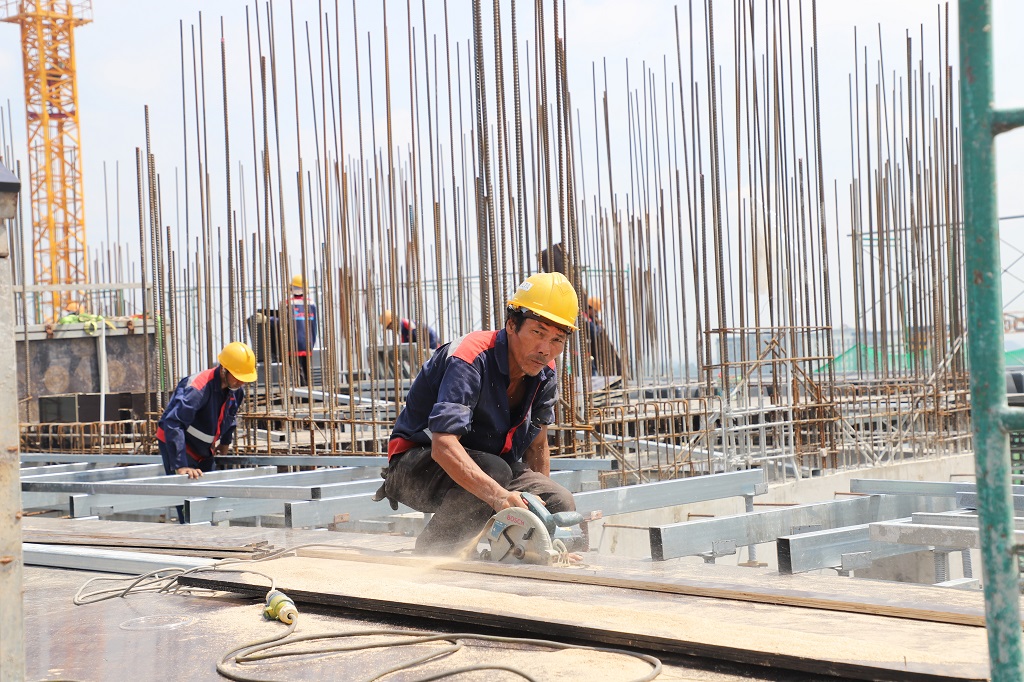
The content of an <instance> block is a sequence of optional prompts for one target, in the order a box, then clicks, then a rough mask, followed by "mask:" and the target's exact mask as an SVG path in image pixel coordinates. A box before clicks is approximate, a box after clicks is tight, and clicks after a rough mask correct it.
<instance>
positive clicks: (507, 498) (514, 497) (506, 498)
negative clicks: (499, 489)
mask: <svg viewBox="0 0 1024 682" xmlns="http://www.w3.org/2000/svg"><path fill="white" fill-rule="evenodd" d="M491 507H492V508H493V509H494V511H501V510H502V509H508V508H509V507H521V508H523V509H526V502H525V501H523V494H522V493H518V492H511V491H508V490H506V491H504V493H503V494H501V495H498V496H497V497H495V498H494V501H493V502H492V503H491Z"/></svg>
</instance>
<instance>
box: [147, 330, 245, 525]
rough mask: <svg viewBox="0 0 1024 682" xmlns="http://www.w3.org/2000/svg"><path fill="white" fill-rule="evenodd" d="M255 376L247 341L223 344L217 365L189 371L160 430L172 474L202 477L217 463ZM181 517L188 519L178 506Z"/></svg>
mask: <svg viewBox="0 0 1024 682" xmlns="http://www.w3.org/2000/svg"><path fill="white" fill-rule="evenodd" d="M252 381H256V355H255V354H254V353H253V352H252V349H251V348H249V346H247V345H246V344H244V343H240V342H238V341H235V342H233V343H229V344H228V345H226V346H224V349H223V350H221V352H220V354H219V355H218V356H217V365H216V366H214V367H211V368H209V369H205V370H203V371H202V372H199V373H198V374H193V375H192V376H189V377H185V378H184V379H182V380H181V381H179V382H178V387H177V388H176V389H175V390H174V394H173V395H171V399H170V400H169V401H168V402H167V407H166V408H165V409H164V413H163V415H162V416H161V417H160V422H159V424H158V426H157V430H156V439H157V443H158V445H159V449H160V457H161V458H163V461H164V471H166V472H167V474H182V475H185V476H188V477H189V478H200V477H201V476H202V475H203V472H206V471H213V470H214V469H215V468H216V464H215V460H214V457H215V456H216V455H224V454H226V453H227V451H228V448H230V447H231V442H232V440H233V438H234V434H235V420H236V417H237V415H238V407H239V405H241V403H242V400H243V399H244V397H245V389H244V388H243V387H244V386H245V384H247V383H249V382H252ZM178 520H179V521H181V520H183V515H182V508H181V507H178Z"/></svg>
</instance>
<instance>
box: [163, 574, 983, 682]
mask: <svg viewBox="0 0 1024 682" xmlns="http://www.w3.org/2000/svg"><path fill="white" fill-rule="evenodd" d="M444 563H450V562H438V561H430V560H426V559H415V558H413V559H407V558H403V559H399V560H397V561H394V560H389V561H387V562H383V561H369V562H368V561H352V560H341V559H317V558H306V557H292V558H287V559H278V560H274V561H270V562H262V563H260V564H259V569H258V570H259V571H260V572H261V573H265V574H267V575H270V576H272V577H273V578H274V579H275V580H276V582H277V587H278V589H282V590H284V591H285V592H286V593H288V594H289V595H291V596H292V598H293V599H296V601H298V602H299V603H303V602H305V603H317V604H325V605H332V606H336V607H342V608H346V609H356V610H361V611H370V612H374V613H382V612H383V613H392V614H400V615H406V616H414V617H417V618H429V619H435V620H445V621H451V622H456V623H460V624H468V625H473V626H485V627H495V628H501V629H503V630H506V631H508V630H513V631H517V632H520V633H522V634H526V633H529V634H531V635H536V636H541V637H549V638H571V639H576V640H579V639H586V640H589V641H592V642H597V643H602V644H610V645H615V646H630V647H639V648H643V649H647V650H654V651H664V652H671V653H675V654H685V655H697V656H702V657H709V658H719V659H725V660H731V661H736V662H740V663H748V664H756V665H767V666H773V667H781V668H786V669H790V670H800V671H804V672H810V673H816V674H825V675H834V676H841V677H847V678H858V679H900V680H907V679H910V680H914V679H917V680H951V679H972V680H973V679H986V678H987V676H988V653H987V642H986V639H985V631H984V630H983V629H981V628H978V627H973V626H963V625H952V624H946V623H934V622H922V621H912V620H903V619H896V618H888V617H884V616H877V615H871V614H866V613H844V614H842V615H841V616H839V615H837V614H836V613H835V612H830V611H819V610H816V609H812V608H793V607H789V606H779V605H774V604H761V603H757V604H751V603H746V604H741V603H738V602H736V601H733V600H721V599H709V598H706V597H698V596H692V595H688V594H675V593H668V594H666V593H663V592H660V591H659V592H657V593H653V592H651V591H649V590H636V589H624V588H621V587H610V586H606V585H595V584H583V583H582V582H575V581H569V582H555V581H551V580H547V579H524V578H522V577H517V576H512V575H493V574H488V575H481V574H476V573H470V572H466V571H453V570H445V569H444V568H443V567H441V568H439V567H438V564H444ZM522 568H530V567H516V570H518V569H522ZM553 570H557V569H553ZM565 570H573V569H565ZM183 583H184V584H187V585H191V586H197V587H207V588H212V589H222V590H228V591H237V592H242V593H248V594H253V595H258V596H262V595H263V593H265V591H266V580H265V579H263V578H260V577H258V576H252V575H247V574H226V575H223V576H220V575H217V576H195V577H191V576H190V577H188V578H187V579H185V580H183ZM752 584H753V583H752ZM300 608H301V607H300Z"/></svg>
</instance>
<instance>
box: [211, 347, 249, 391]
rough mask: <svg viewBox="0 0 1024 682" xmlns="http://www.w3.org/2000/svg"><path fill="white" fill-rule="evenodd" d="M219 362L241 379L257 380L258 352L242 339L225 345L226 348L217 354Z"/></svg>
mask: <svg viewBox="0 0 1024 682" xmlns="http://www.w3.org/2000/svg"><path fill="white" fill-rule="evenodd" d="M217 362H219V363H220V364H221V366H222V367H224V369H226V370H227V371H229V372H231V376H233V377H235V378H236V379H238V380H239V381H244V382H246V383H249V382H252V381H256V354H255V353H253V352H252V348H249V346H247V345H246V344H244V343H242V342H241V341H232V342H231V343H229V344H228V345H226V346H224V350H222V351H221V352H220V355H218V356H217Z"/></svg>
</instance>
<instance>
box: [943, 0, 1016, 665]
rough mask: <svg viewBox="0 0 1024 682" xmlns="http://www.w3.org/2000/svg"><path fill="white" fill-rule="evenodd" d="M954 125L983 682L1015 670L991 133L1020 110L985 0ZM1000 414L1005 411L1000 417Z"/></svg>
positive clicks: (966, 39) (974, 17)
mask: <svg viewBox="0 0 1024 682" xmlns="http://www.w3.org/2000/svg"><path fill="white" fill-rule="evenodd" d="M959 24H960V119H961V120H960V133H961V140H962V145H963V148H962V153H961V159H962V160H963V185H964V272H965V273H966V289H967V297H966V298H967V324H968V330H969V333H968V350H969V353H970V358H971V422H972V424H971V428H972V430H973V433H974V451H975V471H976V473H977V480H978V507H979V508H978V511H979V513H980V516H981V523H980V529H981V530H980V532H981V558H982V562H981V563H982V582H983V583H984V585H985V622H986V625H987V630H988V652H989V659H990V662H991V674H992V680H993V682H1008V681H1009V680H1019V679H1021V677H1022V669H1021V661H1022V658H1021V629H1020V628H1021V624H1020V612H1019V608H1020V606H1019V605H1020V593H1019V586H1018V571H1017V562H1016V560H1015V557H1014V553H1013V541H1014V538H1013V506H1012V503H1011V498H1010V443H1009V436H1008V434H1007V431H1006V422H1004V420H1003V417H1004V415H1006V414H1008V413H1009V412H1010V410H1009V408H1008V407H1007V403H1006V377H1005V376H1004V374H1005V366H1004V365H1005V360H1004V357H1003V328H1002V323H1003V315H1002V313H1003V310H1002V291H1001V287H1002V281H1001V276H1000V275H1001V268H1000V260H999V222H998V213H997V208H996V173H995V140H994V136H995V135H997V134H998V133H1000V132H1004V131H1005V130H1008V129H1009V128H1010V127H1013V126H1014V125H1020V124H1021V122H1022V120H1021V117H1020V116H1016V117H1014V116H1012V115H1003V116H1001V117H1000V116H996V115H995V112H994V111H993V110H992V102H993V100H994V88H993V82H992V81H993V78H992V6H991V3H990V2H989V1H988V0H961V1H960V3H959ZM1007 421H1009V419H1008V420H1007Z"/></svg>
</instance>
